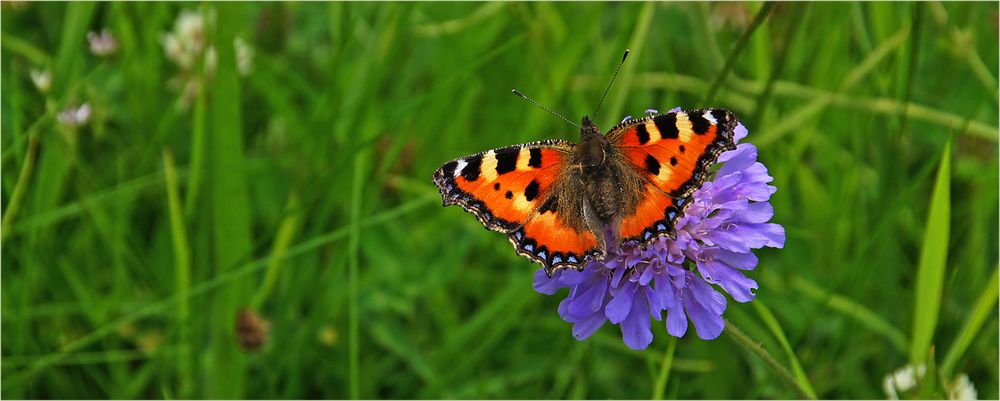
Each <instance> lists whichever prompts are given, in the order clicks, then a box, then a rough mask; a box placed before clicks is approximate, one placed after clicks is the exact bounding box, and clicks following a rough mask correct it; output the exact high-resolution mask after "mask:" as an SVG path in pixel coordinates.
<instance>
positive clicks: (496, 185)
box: [493, 182, 500, 191]
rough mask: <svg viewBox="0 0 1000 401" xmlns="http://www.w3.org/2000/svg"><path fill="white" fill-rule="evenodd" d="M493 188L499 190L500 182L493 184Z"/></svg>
mask: <svg viewBox="0 0 1000 401" xmlns="http://www.w3.org/2000/svg"><path fill="white" fill-rule="evenodd" d="M493 190H494V191H499V190H500V183H499V182H497V183H494V184H493Z"/></svg>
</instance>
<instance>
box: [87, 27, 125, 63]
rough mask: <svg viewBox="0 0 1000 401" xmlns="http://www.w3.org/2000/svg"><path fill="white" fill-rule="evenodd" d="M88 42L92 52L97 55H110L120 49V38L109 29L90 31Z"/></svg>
mask: <svg viewBox="0 0 1000 401" xmlns="http://www.w3.org/2000/svg"><path fill="white" fill-rule="evenodd" d="M87 42H89V43H90V52H91V53H94V55H97V56H101V57H106V56H110V55H111V54H114V52H115V50H118V39H115V36H114V35H112V34H111V31H109V30H107V29H104V30H101V33H96V32H88V33H87Z"/></svg>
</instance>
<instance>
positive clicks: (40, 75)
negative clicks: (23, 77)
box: [30, 68, 52, 93]
mask: <svg viewBox="0 0 1000 401" xmlns="http://www.w3.org/2000/svg"><path fill="white" fill-rule="evenodd" d="M30 73H31V82H32V83H34V84H35V87H36V88H38V90H39V91H41V92H42V93H46V92H48V91H49V89H50V88H52V71H51V70H49V69H48V68H46V69H44V70H36V69H34V68H32V69H31V72H30Z"/></svg>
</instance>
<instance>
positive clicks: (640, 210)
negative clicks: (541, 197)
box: [608, 109, 737, 244]
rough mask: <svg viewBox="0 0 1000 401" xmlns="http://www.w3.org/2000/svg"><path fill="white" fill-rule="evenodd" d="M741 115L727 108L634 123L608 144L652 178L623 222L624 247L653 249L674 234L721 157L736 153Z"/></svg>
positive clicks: (623, 127) (618, 131)
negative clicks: (676, 224)
mask: <svg viewBox="0 0 1000 401" xmlns="http://www.w3.org/2000/svg"><path fill="white" fill-rule="evenodd" d="M736 124H737V119H736V116H735V115H734V114H733V113H732V112H730V111H729V110H725V109H699V110H688V111H679V112H676V113H666V114H658V115H652V116H648V117H644V118H641V119H637V120H629V121H626V122H623V123H622V124H619V125H618V126H617V127H615V128H612V129H611V131H610V132H609V133H608V139H609V140H610V141H611V143H612V145H613V146H614V147H615V148H616V150H617V152H618V153H619V154H621V155H623V156H624V157H625V159H626V160H627V161H628V164H629V165H630V166H631V167H632V168H633V170H634V171H636V172H637V173H638V174H639V175H641V176H643V177H645V178H646V180H647V183H646V185H645V187H644V188H642V190H641V191H642V192H643V193H642V194H641V195H640V196H639V197H638V203H637V206H636V207H635V210H634V211H631V212H630V213H627V214H626V215H625V216H623V218H622V224H621V229H620V232H619V235H620V236H621V238H622V241H623V242H640V243H643V244H648V243H650V242H651V241H653V240H654V239H656V238H658V237H660V236H663V235H670V234H671V233H673V229H674V221H675V220H676V219H677V217H679V216H680V215H681V213H682V212H683V210H684V207H685V206H686V205H687V203H688V202H689V201H690V199H691V196H692V194H693V193H694V191H695V190H697V189H698V187H700V186H701V184H702V183H703V182H704V180H705V178H706V176H707V175H708V173H709V168H710V167H711V166H712V165H713V164H714V163H715V162H716V160H717V159H718V157H719V154H721V153H722V152H724V151H726V150H729V149H734V148H735V144H734V140H733V135H734V133H733V131H734V129H735V128H736Z"/></svg>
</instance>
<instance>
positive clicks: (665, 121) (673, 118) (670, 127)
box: [653, 113, 678, 139]
mask: <svg viewBox="0 0 1000 401" xmlns="http://www.w3.org/2000/svg"><path fill="white" fill-rule="evenodd" d="M653 124H656V129H658V130H660V138H663V139H668V138H677V134H678V133H677V114H675V113H668V114H664V115H660V116H656V118H654V119H653Z"/></svg>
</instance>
